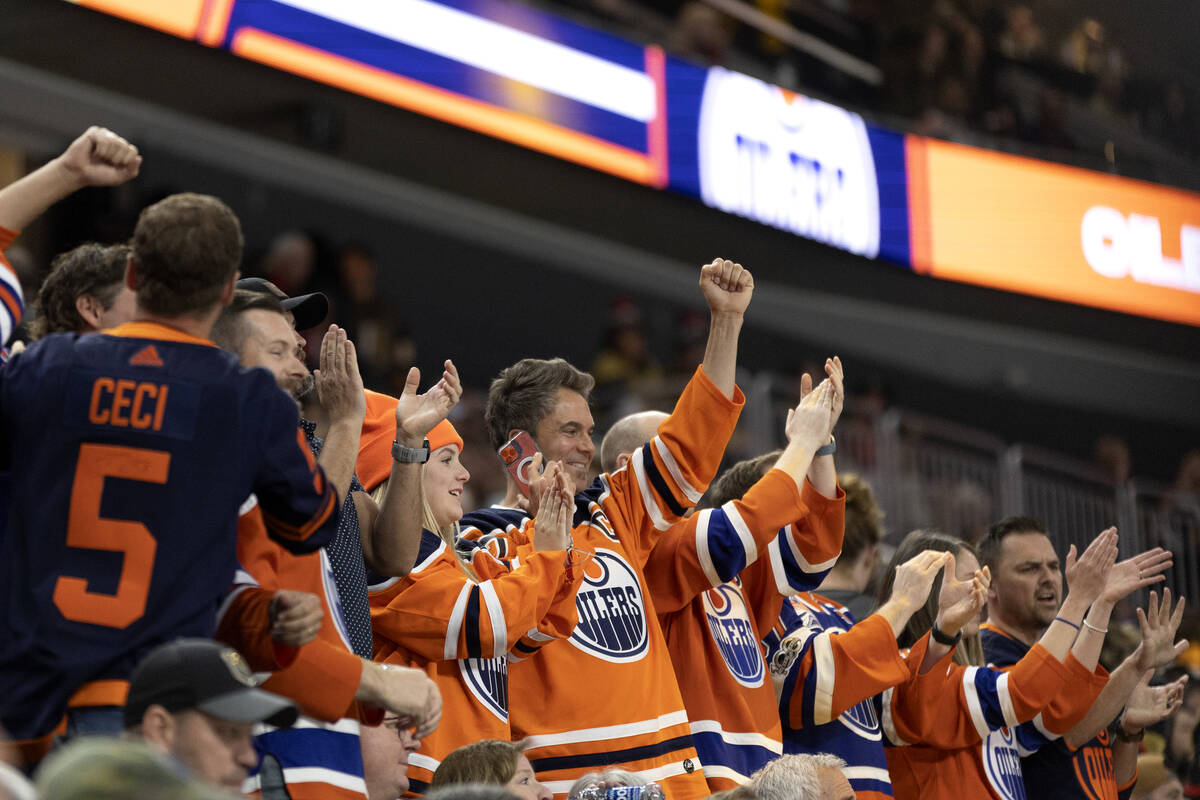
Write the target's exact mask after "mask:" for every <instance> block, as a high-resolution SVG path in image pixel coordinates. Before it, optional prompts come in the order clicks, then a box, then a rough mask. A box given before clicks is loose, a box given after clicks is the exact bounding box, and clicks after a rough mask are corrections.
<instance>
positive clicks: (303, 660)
mask: <svg viewBox="0 0 1200 800" xmlns="http://www.w3.org/2000/svg"><path fill="white" fill-rule="evenodd" d="M238 560H239V562H240V564H241V569H239V570H238V573H237V576H236V579H235V589H234V592H233V593H232V596H231V597H230V598H229V599H228V600H227V601H226V603H225V606H224V607H223V610H224V613H223V615H222V616H221V619H220V625H219V627H218V629H217V633H218V637H219V638H222V639H224V640H225V641H228V642H229V643H230V644H232V645H234V646H235V647H237V648H238V649H244V650H246V651H248V652H249V653H253V654H256V655H257V656H258V657H259V658H262V657H263V656H265V655H268V654H269V653H270V652H271V651H269V650H266V651H265V646H264V642H269V641H270V636H271V632H270V629H269V622H268V621H267V620H266V618H265V616H264V615H263V614H261V613H259V612H258V606H259V605H260V604H261V603H262V602H263V599H264V598H263V595H264V594H267V593H270V594H273V593H274V592H275V591H276V590H277V589H292V590H295V591H301V592H309V593H310V594H314V595H316V596H317V597H319V598H321V606H322V610H323V611H324V612H325V613H324V616H323V617H322V619H321V627H320V630H319V631H318V632H317V638H316V639H314V640H313V641H311V642H309V643H308V644H306V645H304V646H303V647H300V648H297V649H294V650H293V651H292V652H293V653H294V655H292V656H291V661H290V663H286V664H283V665H282V666H284V667H285V668H284V669H280V670H277V671H275V672H273V673H271V674H270V675H269V677H267V680H266V682H265V683H263V688H264V689H267V690H268V691H272V692H275V693H276V694H280V695H283V696H284V697H287V698H288V699H290V700H291V701H292V702H294V703H296V705H297V706H299V707H300V710H301V712H302V713H303V715H304V716H302V717H301V718H300V720H299V721H298V722H297V723H296V725H294V726H293V727H292V728H290V729H279V730H277V729H275V728H272V727H271V726H269V725H259V726H256V728H255V736H254V747H255V749H256V750H257V751H258V753H259V755H260V757H261V756H265V755H268V754H269V755H271V756H273V757H274V758H275V759H276V760H277V761H278V762H279V767H280V769H281V770H282V772H283V779H284V781H285V782H286V784H287V790H288V793H289V794H290V795H291V797H292V798H293V800H363V798H365V796H366V782H365V780H364V778H363V766H362V752H361V747H360V744H359V740H358V730H359V724H360V722H364V721H365V722H368V723H372V724H377V723H378V722H379V721H380V720H381V719H382V717H383V715H382V713H381V712H380V711H379V709H368V708H366V707H363V706H361V705H360V704H358V703H356V702H355V700H354V695H355V693H356V692H357V691H358V683H359V680H360V678H361V677H362V659H361V658H359V657H358V656H356V655H355V654H354V653H353V652H352V651H351V649H350V639H349V635H348V634H347V632H346V627H345V623H344V621H343V620H342V615H341V611H340V610H339V602H338V592H337V586H336V585H335V583H334V579H333V568H332V566H331V565H330V562H329V557H328V555H326V553H325V550H324V548H322V549H321V550H320V551H318V552H316V553H310V554H308V555H303V556H295V555H292V554H291V553H288V552H287V551H285V550H283V549H282V548H281V547H279V546H278V545H276V544H275V543H274V542H272V541H270V540H269V539H268V538H267V536H266V531H265V529H264V527H263V525H262V517H261V514H260V513H259V509H258V507H257V504H256V503H255V498H254V497H253V496H251V497H250V499H249V500H247V502H246V504H245V505H244V506H243V513H242V515H241V517H240V518H239V520H238ZM264 651H265V652H264ZM285 655H289V654H287V653H286V651H285ZM260 789H261V779H260V775H259V772H258V769H255V770H253V771H252V773H251V774H250V775H249V777H247V778H246V781H245V783H244V785H243V790H244V791H245V793H246V794H248V795H257V793H258V792H259V791H260Z"/></svg>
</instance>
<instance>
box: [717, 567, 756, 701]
mask: <svg viewBox="0 0 1200 800" xmlns="http://www.w3.org/2000/svg"><path fill="white" fill-rule="evenodd" d="M701 596H702V597H703V598H704V615H705V616H706V617H707V618H708V629H709V630H710V631H712V635H713V639H714V640H715V641H716V643H717V649H719V650H720V651H721V657H722V658H724V659H725V666H727V667H729V672H730V673H731V674H732V675H733V677H734V678H735V679H736V680H737V682H738V683H740V684H741V685H742V686H746V687H749V688H751V689H754V688H757V687H759V686H762V682H763V675H764V673H765V672H766V670H765V668H764V667H763V657H762V651H760V650H759V649H758V641H757V639H758V637H756V636H755V635H754V628H753V627H751V625H750V615H749V614H748V613H747V611H746V600H745V598H744V597H742V591H741V589H740V588H739V587H738V586H737V585H736V584H733V583H723V584H721V585H720V586H717V587H716V588H714V589H709V590H708V591H707V592H705V593H704V594H703V595H701Z"/></svg>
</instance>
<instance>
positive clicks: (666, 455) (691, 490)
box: [650, 436, 704, 505]
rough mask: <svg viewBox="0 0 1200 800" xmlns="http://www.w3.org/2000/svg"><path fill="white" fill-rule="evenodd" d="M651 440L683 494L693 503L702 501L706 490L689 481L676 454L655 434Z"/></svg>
mask: <svg viewBox="0 0 1200 800" xmlns="http://www.w3.org/2000/svg"><path fill="white" fill-rule="evenodd" d="M650 441H652V442H654V449H655V450H657V451H658V457H659V458H661V459H662V462H663V464H664V465H665V466H666V468H667V472H668V473H669V474H670V476H671V480H673V481H675V485H676V486H678V487H679V490H680V491H682V492H683V496H684V497H686V498H687V499H688V500H690V501H691V502H692V505H696V503H699V502H700V498H701V497H703V496H704V492H701V491H697V490H696V488H695V487H694V486H692V485H691V484H690V483H688V482H687V480H686V479H685V478H684V477H683V471H682V470H681V469H679V462H678V461H676V460H675V456H673V455H672V454H671V451H670V450H669V449H668V448H667V446H666V445H665V444H663V440H662V439H660V438H658V437H657V436H655V437H654V438H653V439H651V440H650Z"/></svg>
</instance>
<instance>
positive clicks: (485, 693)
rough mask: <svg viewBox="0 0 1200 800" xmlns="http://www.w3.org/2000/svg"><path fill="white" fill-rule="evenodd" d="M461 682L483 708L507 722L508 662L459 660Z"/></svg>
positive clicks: (485, 659)
mask: <svg viewBox="0 0 1200 800" xmlns="http://www.w3.org/2000/svg"><path fill="white" fill-rule="evenodd" d="M458 670H459V672H461V673H462V677H463V682H464V683H466V684H467V688H468V689H470V690H471V694H472V695H474V696H475V699H476V700H478V701H479V702H480V703H481V704H482V705H483V707H484V708H486V709H487V710H488V711H490V712H492V713H493V714H495V715H496V717H497V718H498V719H499V720H500V721H501V722H508V661H507V660H506V659H503V658H460V659H459V660H458Z"/></svg>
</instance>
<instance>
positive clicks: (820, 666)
mask: <svg viewBox="0 0 1200 800" xmlns="http://www.w3.org/2000/svg"><path fill="white" fill-rule="evenodd" d="M928 638H929V637H928V636H926V637H924V638H922V639H921V640H920V641H918V642H917V644H916V645H915V646H914V647H913V648H912V650H911V651H910V652H909V653H902V652H901V651H900V648H899V647H898V646H897V644H896V636H895V634H894V633H893V632H892V628H891V625H889V624H888V622H887V620H885V619H884V618H883V617H882V616H880V615H879V614H872V615H871V616H869V617H867V618H866V619H865V620H863V621H862V622H855V620H854V617H853V616H852V615H851V614H850V611H849V610H848V609H846V608H845V607H844V606H842V605H841V604H840V603H835V602H833V601H831V600H829V599H828V598H827V597H824V596H822V595H819V594H817V593H816V592H803V593H801V594H797V595H793V596H792V597H790V598H788V599H787V600H786V601H785V602H784V603H783V609H782V611H781V612H780V615H779V622H778V624H777V625H776V626H775V628H774V629H773V630H772V631H771V632H770V633H768V634H767V636H766V637H765V639H764V643H765V644H766V645H767V656H768V663H769V664H770V666H771V672H772V676H773V677H774V679H775V682H776V685H777V686H778V689H779V715H780V717H781V718H782V722H783V749H784V752H785V753H832V754H833V755H836V756H838V757H840V758H841V759H842V760H844V761H845V762H846V768H845V769H844V770H843V772H844V773H845V775H846V778H847V779H848V780H849V781H850V787H851V788H852V789H853V790H854V793H855V796H856V797H857V798H859V800H879V799H880V798H886V797H891V796H892V785H891V780H890V778H889V776H888V769H887V756H886V755H885V754H884V748H883V741H882V739H883V734H882V731H881V728H880V716H881V713H882V714H886V713H888V710H885V709H881V707H880V704H879V697H878V695H879V693H880V692H883V691H884V690H886V689H888V688H890V687H892V686H896V685H898V684H901V683H902V682H903V681H907V680H910V679H911V676H912V674H913V673H914V672H916V671H917V669H918V667H919V666H920V663H921V659H923V658H924V657H925V648H926V646H927V644H928Z"/></svg>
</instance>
